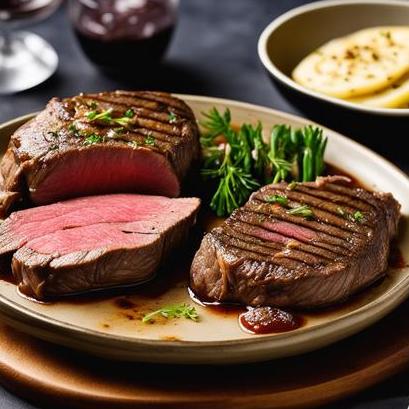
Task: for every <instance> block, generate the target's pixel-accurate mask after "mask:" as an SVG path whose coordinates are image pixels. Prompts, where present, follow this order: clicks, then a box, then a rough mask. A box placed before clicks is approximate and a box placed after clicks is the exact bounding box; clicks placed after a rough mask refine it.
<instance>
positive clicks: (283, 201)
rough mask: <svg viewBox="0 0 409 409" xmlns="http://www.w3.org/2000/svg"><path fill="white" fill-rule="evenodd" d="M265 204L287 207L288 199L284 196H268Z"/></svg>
mask: <svg viewBox="0 0 409 409" xmlns="http://www.w3.org/2000/svg"><path fill="white" fill-rule="evenodd" d="M265 201H266V202H267V203H278V204H279V205H280V206H287V204H288V198H287V196H284V195H270V196H267V197H266V198H265Z"/></svg>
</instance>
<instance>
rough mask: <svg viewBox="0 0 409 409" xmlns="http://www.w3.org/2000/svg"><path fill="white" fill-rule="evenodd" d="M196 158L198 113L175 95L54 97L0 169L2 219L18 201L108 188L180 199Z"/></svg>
mask: <svg viewBox="0 0 409 409" xmlns="http://www.w3.org/2000/svg"><path fill="white" fill-rule="evenodd" d="M198 157H199V131H198V127H197V124H196V120H195V118H194V115H193V113H192V111H191V109H190V108H189V107H188V106H187V105H186V104H185V103H184V102H183V101H182V100H180V99H178V98H175V97H173V96H171V95H170V94H166V93H160V92H142V91H140V92H126V91H115V92H103V93H99V94H82V95H79V96H75V97H72V98H66V99H62V100H61V99H57V98H53V99H52V100H51V101H50V102H49V103H48V105H47V107H46V109H45V110H44V111H43V112H41V113H40V114H39V115H38V116H37V117H36V118H34V119H33V120H31V121H29V122H28V123H26V124H25V125H23V126H22V127H20V128H19V129H18V130H17V131H16V132H15V133H14V135H13V136H12V137H11V140H10V143H9V147H8V150H7V152H6V154H5V155H4V157H3V160H2V162H1V169H0V171H1V176H0V183H1V188H2V191H3V192H2V193H1V194H0V216H2V215H3V216H4V215H5V214H6V213H7V211H8V209H9V208H10V207H11V206H13V204H14V203H15V202H16V201H17V200H19V199H23V200H26V201H28V202H30V203H31V204H35V205H42V204H48V203H53V202H56V201H59V200H65V199H67V198H73V197H80V196H88V195H94V194H104V193H123V192H132V193H148V194H158V195H163V196H168V197H176V196H178V195H179V193H180V188H181V181H182V179H183V178H184V177H185V176H186V173H187V171H188V170H189V168H190V167H191V165H192V164H193V163H194V162H195V161H197V159H198Z"/></svg>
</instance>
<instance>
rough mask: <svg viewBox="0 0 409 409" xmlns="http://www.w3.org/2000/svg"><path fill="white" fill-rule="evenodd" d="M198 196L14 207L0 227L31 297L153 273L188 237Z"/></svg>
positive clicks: (4, 247)
mask: <svg viewBox="0 0 409 409" xmlns="http://www.w3.org/2000/svg"><path fill="white" fill-rule="evenodd" d="M198 207H199V199H196V198H180V199H169V198H166V197H162V196H143V195H134V194H114V195H106V196H90V197H84V198H79V199H71V200H68V201H65V202H59V203H54V204H51V205H47V206H40V207H35V208H32V209H27V210H21V211H18V212H14V213H12V214H11V215H10V217H9V218H8V219H6V220H5V221H4V223H2V225H1V226H0V253H1V254H3V255H6V254H12V253H14V254H13V259H12V270H13V274H14V275H15V277H16V278H17V280H18V282H19V284H20V288H22V290H23V291H24V292H25V293H30V294H32V295H34V296H35V297H36V298H38V299H43V298H46V297H49V296H58V295H64V294H71V293H78V292H83V291H87V290H94V289H100V288H106V287H113V286H118V285H128V284H135V283H138V282H141V281H145V280H147V279H150V278H152V276H153V274H154V272H155V271H156V269H157V268H158V266H159V265H160V263H161V262H162V261H163V260H164V259H166V257H167V256H168V255H169V253H170V252H171V251H173V250H174V249H175V248H176V247H177V246H179V245H180V244H181V243H182V241H183V240H184V239H185V238H186V237H187V234H188V231H189V229H190V227H191V226H192V225H193V224H194V222H195V217H196V213H197V210H198Z"/></svg>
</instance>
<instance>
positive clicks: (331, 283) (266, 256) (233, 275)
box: [191, 177, 400, 307]
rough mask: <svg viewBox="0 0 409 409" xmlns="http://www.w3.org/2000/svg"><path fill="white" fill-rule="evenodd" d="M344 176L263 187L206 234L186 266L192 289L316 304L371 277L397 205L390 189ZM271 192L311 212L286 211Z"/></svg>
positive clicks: (209, 294)
mask: <svg viewBox="0 0 409 409" xmlns="http://www.w3.org/2000/svg"><path fill="white" fill-rule="evenodd" d="M340 182H341V183H340ZM345 182H346V181H345V178H339V180H337V179H336V178H333V177H331V178H328V179H324V178H321V179H319V180H318V181H317V182H316V183H302V184H298V185H297V186H296V187H295V188H294V189H289V188H288V185H287V184H285V183H280V184H273V185H268V186H265V187H263V188H261V189H260V190H259V191H258V192H256V193H254V194H253V195H252V197H251V198H250V200H249V201H248V202H247V203H246V204H245V205H244V206H243V207H242V208H240V209H237V210H236V211H235V212H233V214H232V215H231V216H230V217H229V218H228V219H227V220H226V221H225V222H224V224H223V225H222V226H220V227H218V228H215V229H213V230H212V231H211V232H210V233H208V234H207V235H206V236H205V237H204V239H203V241H202V244H201V247H200V249H199V251H198V252H197V253H196V256H195V258H194V260H193V264H192V267H191V287H192V289H193V290H194V291H195V292H196V293H197V294H198V296H199V297H202V298H204V299H208V300H214V301H222V302H240V303H243V304H246V305H252V306H261V305H274V306H282V307H318V306H324V305H329V304H333V303H336V302H339V301H341V300H343V299H345V298H347V297H348V296H350V295H351V294H353V293H355V292H356V291H358V290H360V289H362V288H364V287H366V286H368V285H369V284H370V283H372V282H374V281H375V280H376V279H378V278H379V277H381V276H382V275H383V274H384V273H385V270H386V269H387V260H388V255H389V246H390V240H391V238H392V237H393V236H394V235H395V234H396V231H397V226H398V221H399V209H400V205H399V204H398V203H397V202H396V200H395V199H394V198H393V197H392V195H391V194H388V193H372V192H368V191H366V190H364V189H361V188H357V187H353V186H352V185H350V184H346V183H345ZM271 195H285V196H286V197H287V198H288V206H289V207H290V208H296V207H298V206H300V205H308V206H309V207H310V208H311V210H312V211H313V214H314V218H313V219H312V220H309V219H306V218H304V217H300V216H297V215H293V214H289V213H288V209H286V208H284V207H282V206H280V205H278V204H274V203H269V197H271ZM356 212H360V213H356ZM360 214H361V215H362V216H363V217H362V220H360V217H359V215H360ZM354 215H355V217H354Z"/></svg>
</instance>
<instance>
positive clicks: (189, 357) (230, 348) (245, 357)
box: [0, 95, 409, 364]
mask: <svg viewBox="0 0 409 409" xmlns="http://www.w3.org/2000/svg"><path fill="white" fill-rule="evenodd" d="M181 97H182V98H183V99H184V100H185V101H186V102H187V103H188V104H189V105H190V106H191V107H192V109H193V110H194V112H195V114H196V115H197V116H198V117H199V118H200V113H201V112H202V111H208V110H209V109H210V108H212V107H213V106H216V107H217V108H218V109H221V110H224V109H225V108H227V107H228V108H230V109H231V111H232V116H233V119H234V122H235V123H240V122H244V121H251V122H256V121H257V120H261V121H262V123H263V125H264V129H265V130H269V129H270V128H271V127H272V126H273V125H274V124H277V123H288V124H291V125H294V126H302V125H305V124H306V123H308V121H306V120H304V119H302V118H298V117H295V116H291V115H288V114H285V113H282V112H278V111H274V110H272V109H268V108H263V107H259V106H255V105H250V104H245V103H241V102H235V101H229V100H223V99H216V98H207V97H198V96H188V95H182V96H181ZM29 117H30V116H27V117H24V118H19V119H16V120H14V121H11V122H8V123H7V124H4V125H3V126H1V127H0V136H1V138H0V140H1V146H2V149H3V151H4V147H5V145H6V144H7V140H8V137H9V136H10V134H11V133H12V131H13V130H14V129H15V128H16V127H17V126H18V125H21V123H23V122H24V121H26V120H27V119H28V118H29ZM326 134H327V135H328V137H329V144H328V150H327V156H326V160H327V161H328V162H329V163H331V164H333V165H335V166H337V167H339V168H342V169H344V170H345V171H347V172H348V173H351V174H353V175H355V176H356V177H357V178H358V179H359V180H360V181H362V182H363V183H364V184H365V185H367V186H369V187H371V188H373V189H377V190H383V191H389V192H392V193H393V194H394V196H395V197H396V199H398V200H399V202H400V203H401V204H402V212H403V214H404V215H405V216H407V215H408V214H409V180H408V178H407V177H406V176H405V175H404V174H403V173H402V172H401V171H399V170H398V169H397V168H395V167H394V166H393V165H391V164H390V163H388V162H387V161H385V160H384V159H382V158H381V157H380V156H378V155H376V154H375V153H373V152H371V151H370V150H368V149H366V148H364V147H363V146H361V145H359V144H357V143H356V142H353V141H352V140H350V139H347V138H345V137H343V136H341V135H339V134H337V133H335V132H333V131H330V130H326ZM399 246H400V248H401V250H402V252H403V254H408V255H409V230H408V228H407V226H406V223H403V224H402V229H401V234H400V239H399ZM182 252H183V250H182ZM408 272H409V269H408V268H405V269H401V270H394V271H390V272H389V275H388V277H387V278H386V279H385V280H384V281H383V282H382V283H381V284H380V285H378V286H375V287H373V288H371V289H369V290H367V291H366V292H364V293H363V294H362V295H360V296H359V297H356V298H355V299H354V300H353V301H351V302H349V303H347V304H346V305H344V306H342V307H340V308H338V309H332V310H331V311H327V312H325V313H320V314H308V315H307V316H306V318H307V319H306V324H305V325H304V326H303V327H302V328H300V329H298V330H296V331H293V332H288V333H282V334H276V335H251V334H247V333H245V332H243V331H242V330H241V329H240V327H239V325H238V320H237V314H230V313H226V314H223V313H220V312H217V313H216V312H214V311H213V310H212V309H209V308H204V307H200V306H196V308H197V310H198V313H199V314H200V317H201V319H200V322H197V323H196V322H193V321H189V320H185V319H177V320H169V321H167V320H163V321H161V322H160V323H157V324H153V325H150V324H143V323H142V322H141V320H140V317H141V316H142V315H143V314H144V313H146V312H147V311H150V310H152V309H156V308H157V307H160V306H163V305H167V304H169V303H179V302H187V303H192V300H191V299H190V298H189V295H188V293H187V288H186V283H184V282H179V283H177V284H175V285H174V286H173V287H171V289H170V290H168V291H166V292H164V293H162V294H159V295H157V296H156V297H147V296H146V295H145V296H142V295H130V296H129V295H128V296H117V297H111V298H109V297H108V298H105V299H104V298H100V299H98V298H96V299H95V300H93V301H88V302H83V303H81V302H77V303H72V302H56V303H54V304H48V305H47V304H38V303H35V302H32V301H30V300H27V299H24V298H23V297H21V296H20V295H19V294H18V293H17V291H16V287H15V285H13V284H11V283H8V282H6V281H0V316H1V318H2V319H3V320H5V321H6V322H7V323H10V324H11V325H13V326H15V327H17V328H19V329H21V330H23V331H25V332H27V333H29V334H32V335H35V336H38V337H40V338H43V339H46V340H49V341H51V342H54V343H58V344H61V345H65V346H69V347H73V348H76V349H79V350H83V351H86V352H89V353H92V354H97V355H101V356H104V357H109V358H114V359H122V360H129V361H148V362H167V363H206V364H209V363H239V362H251V361H260V360H266V359H272V358H278V357H284V356H288V355H295V354H300V353H303V352H306V351H310V350H314V349H318V348H320V347H323V346H325V345H328V344H331V343H333V342H335V341H338V340H340V339H342V338H345V337H347V336H349V335H352V334H354V333H356V332H358V331H360V330H362V329H364V328H365V327H368V326H369V325H371V324H372V323H374V322H375V321H377V320H379V319H380V318H382V317H383V316H384V315H385V314H387V313H388V312H389V311H391V310H392V309H393V308H394V307H396V306H397V305H398V304H399V303H401V302H402V301H403V300H404V299H405V298H406V297H407V296H408V294H409V274H408ZM162 273H163V274H169V275H170V274H172V273H173V274H174V273H175V271H171V268H170V267H169V268H168V269H166V268H165V269H164V271H162ZM118 299H120V301H118ZM124 300H125V301H124ZM124 307H131V308H124Z"/></svg>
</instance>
